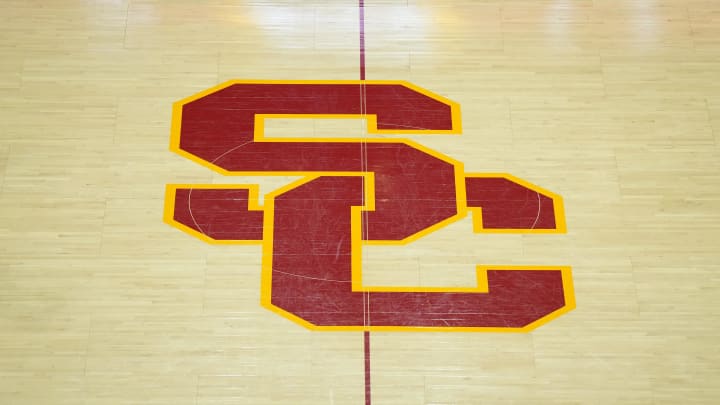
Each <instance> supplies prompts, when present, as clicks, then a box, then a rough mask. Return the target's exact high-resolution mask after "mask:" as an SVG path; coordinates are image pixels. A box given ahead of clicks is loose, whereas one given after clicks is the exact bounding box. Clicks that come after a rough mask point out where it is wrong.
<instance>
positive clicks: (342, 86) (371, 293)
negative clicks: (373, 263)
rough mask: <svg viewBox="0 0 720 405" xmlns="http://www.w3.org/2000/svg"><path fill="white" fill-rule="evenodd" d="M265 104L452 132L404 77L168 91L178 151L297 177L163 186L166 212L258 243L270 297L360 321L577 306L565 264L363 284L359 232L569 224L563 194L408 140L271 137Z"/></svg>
mask: <svg viewBox="0 0 720 405" xmlns="http://www.w3.org/2000/svg"><path fill="white" fill-rule="evenodd" d="M267 118H352V119H365V120H366V121H367V126H368V128H367V131H368V133H372V134H390V135H401V134H459V133H460V132H461V128H460V126H461V122H460V107H459V105H458V104H456V103H454V102H452V101H450V100H447V99H445V98H443V97H440V96H438V95H435V94H433V93H431V92H429V91H427V90H424V89H422V88H419V87H417V86H414V85H412V84H410V83H407V82H400V81H365V80H363V81H244V80H243V81H230V82H227V83H224V84H221V85H219V86H217V87H215V88H212V89H209V90H207V91H204V92H202V93H199V94H196V95H194V96H192V97H189V98H187V99H185V100H182V101H179V102H177V103H176V104H175V106H174V111H173V128H172V145H171V149H172V150H173V151H175V152H176V153H178V154H180V155H182V156H185V157H187V158H188V159H191V160H193V161H196V162H198V163H200V164H202V165H204V166H207V167H208V168H210V169H212V170H215V171H216V172H219V173H222V174H224V175H228V176H232V175H243V176H248V175H252V176H273V175H283V176H287V175H291V176H304V177H303V178H302V179H301V180H299V181H296V182H294V183H292V184H289V185H287V186H285V187H282V188H280V189H278V190H276V191H274V192H272V193H270V194H268V195H267V196H266V197H265V199H264V202H263V203H262V205H261V203H260V201H259V195H258V194H259V192H258V186H257V185H229V186H228V185H218V184H202V185H198V184H172V185H168V187H167V196H166V209H165V221H166V222H167V223H169V224H170V225H172V226H174V227H177V228H178V229H180V230H182V231H184V232H187V233H189V234H191V235H194V236H196V237H198V238H200V239H202V240H205V241H207V242H210V243H226V244H227V243H237V244H246V243H255V244H262V246H263V265H262V287H261V288H262V294H261V297H262V298H261V301H262V305H263V306H265V307H266V308H268V309H270V310H271V311H273V312H276V313H278V314H280V315H282V316H284V317H286V318H288V319H290V320H292V321H294V322H297V323H299V324H301V325H303V326H306V327H308V328H310V329H318V330H364V331H373V330H442V331H453V330H460V331H528V330H531V329H534V328H536V327H537V326H539V325H541V324H543V323H546V322H548V321H549V320H551V319H554V318H556V317H557V316H559V315H561V314H563V313H565V312H568V311H569V310H571V309H572V308H574V296H573V291H572V280H571V273H570V269H569V268H568V267H563V266H542V267H541V266H503V265H478V266H477V269H476V272H477V286H475V287H468V288H425V287H417V288H412V287H370V286H365V285H363V282H362V264H361V249H362V246H363V245H364V244H396V245H404V244H408V243H411V242H412V241H414V240H417V239H419V238H422V237H423V236H424V235H427V234H428V233H431V232H433V231H435V230H437V229H440V228H442V227H444V226H446V225H448V224H449V223H451V222H454V221H457V220H458V219H461V218H463V217H465V216H466V215H468V213H472V216H473V226H474V230H475V232H515V233H563V232H565V221H564V217H563V205H562V199H561V197H560V196H558V195H556V194H553V193H551V192H549V191H546V190H543V189H541V188H540V187H537V186H535V185H532V184H530V183H528V182H526V181H523V180H521V179H518V178H516V177H513V176H511V175H508V174H488V173H465V172H464V170H463V164H462V163H461V162H458V161H456V160H454V159H452V158H450V157H448V156H445V155H443V154H441V153H439V152H436V151H434V150H431V149H429V148H427V147H424V146H422V145H420V144H418V143H416V142H414V141H411V140H407V139H386V138H380V139H365V138H352V139H312V138H310V139H308V138H276V139H270V138H266V137H265V136H264V120H265V119H267ZM438 270H442V269H438ZM388 271H392V269H388Z"/></svg>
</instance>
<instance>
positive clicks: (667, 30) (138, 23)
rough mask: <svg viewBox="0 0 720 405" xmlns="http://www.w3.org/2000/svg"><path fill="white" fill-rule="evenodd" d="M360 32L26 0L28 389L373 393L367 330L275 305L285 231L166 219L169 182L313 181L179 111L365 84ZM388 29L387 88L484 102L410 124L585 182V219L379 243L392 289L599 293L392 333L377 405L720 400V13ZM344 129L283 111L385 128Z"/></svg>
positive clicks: (23, 341)
mask: <svg viewBox="0 0 720 405" xmlns="http://www.w3.org/2000/svg"><path fill="white" fill-rule="evenodd" d="M358 34H359V29H358V8H357V2H356V1H350V0H342V1H325V0H310V1H299V0H283V1H273V2H270V1H228V0H212V1H206V2H196V1H189V0H181V1H169V0H117V1H104V0H96V1H90V0H87V1H79V0H78V1H61V0H50V1H41V0H31V1H26V0H22V1H21V0H5V1H3V4H2V12H0V55H2V57H1V58H0V59H1V61H0V403H3V404H22V405H24V404H33V405H38V404H73V405H75V404H93V405H94V404H108V405H109V404H113V405H116V404H173V405H180V404H193V405H209V404H297V405H302V404H313V405H315V404H324V403H327V404H335V403H337V404H361V403H363V401H364V357H363V335H362V333H352V332H313V331H309V330H306V329H303V328H301V327H299V326H298V325H296V324H293V323H291V322H289V321H288V320H286V319H284V318H281V317H279V316H277V315H276V314H274V313H271V312H269V311H267V310H265V309H263V308H262V307H261V306H260V303H259V302H260V288H259V286H260V266H261V248H260V246H213V245H208V244H205V243H204V242H202V241H200V240H197V239H193V238H192V237H190V236H188V235H187V234H184V233H181V232H179V231H177V230H176V229H174V228H171V227H169V226H168V225H167V224H165V223H163V222H162V211H163V198H164V192H165V185H166V184H167V183H213V182H216V183H233V182H237V183H259V184H260V192H261V194H265V193H269V192H271V191H272V190H274V189H276V188H279V187H281V186H283V185H284V184H287V183H289V182H290V181H292V180H293V179H291V178H284V177H283V178H254V177H238V178H232V179H228V178H223V177H222V176H220V175H218V174H215V173H212V172H210V171H209V170H208V169H207V168H205V167H201V166H200V165H197V164H195V163H193V162H191V161H189V160H187V159H184V158H182V157H181V156H178V155H174V154H172V153H170V152H169V151H168V143H169V130H170V119H171V111H172V110H171V108H172V103H173V102H175V101H177V100H180V99H183V98H185V97H188V96H190V95H192V94H194V93H197V92H199V91H202V90H205V89H207V88H209V87H212V86H214V85H216V84H218V83H220V82H223V81H225V80H229V79H233V78H243V79H291V80H303V79H308V80H310V79H315V80H317V79H322V80H331V79H335V80H340V79H342V80H354V79H357V78H358V72H359V65H358V64H359V58H358V56H359V54H358V52H359V50H358V44H359V42H358ZM365 36H366V41H365V46H366V74H367V79H369V80H407V81H410V82H412V83H414V84H416V85H418V86H422V87H424V88H427V89H430V90H432V91H433V92H435V93H437V94H441V95H443V96H444V97H447V98H449V99H451V100H453V101H456V102H458V103H460V105H461V106H462V113H463V134H462V135H461V136H456V135H454V136H429V135H422V136H408V137H407V138H409V139H413V140H416V141H417V142H420V143H422V144H424V145H427V146H428V147H430V148H433V149H436V150H438V151H440V152H442V153H445V154H447V155H450V156H452V157H453V158H455V159H458V160H460V161H462V162H464V163H465V170H466V171H467V172H508V173H512V174H513V175H515V176H518V177H521V178H523V179H526V180H528V181H530V182H532V183H535V184H538V185H540V186H542V187H543V188H546V189H548V190H552V191H553V192H556V193H558V194H560V195H562V196H563V197H564V200H565V209H566V220H567V227H568V232H567V234H565V235H486V234H473V233H472V221H471V219H470V218H467V219H465V220H462V221H459V222H457V223H455V224H453V225H451V226H449V227H447V228H445V229H443V230H440V231H438V232H436V233H433V234H432V235H429V236H428V237H426V238H423V239H422V240H419V241H417V242H415V243H413V244H411V245H408V246H404V247H388V246H371V247H367V248H366V249H365V250H364V251H363V255H364V257H363V261H364V264H365V269H364V277H365V278H366V279H367V280H368V283H370V284H376V285H400V286H402V285H424V286H443V285H448V286H467V285H472V283H474V276H475V273H474V268H475V265H476V264H482V263H497V264H508V265H517V264H529V265H552V264H555V265H569V266H572V267H573V279H574V283H575V295H576V300H577V309H575V310H574V311H572V312H570V313H569V314H566V315H564V316H562V317H560V318H558V319H556V320H554V321H552V322H550V323H548V324H547V325H544V326H542V327H541V328H539V329H537V330H535V331H533V332H532V333H529V334H483V333H375V332H373V333H372V337H371V338H372V353H371V355H372V399H373V402H374V403H375V404H392V405H421V404H505V403H507V404H510V403H522V404H525V403H528V404H530V403H532V404H668V405H670V404H680V403H682V404H715V403H718V402H720V387H718V384H717V382H718V381H719V380H720V366H718V364H720V349H718V344H717V342H718V341H719V340H720V326H719V325H720V315H718V311H717V308H718V307H720V291H719V289H720V249H719V248H718V240H719V239H720V81H719V80H718V78H720V3H719V2H717V1H714V0H655V1H644V0H630V1H624V0H623V1H621V0H610V1H599V0H595V1H592V0H583V1H563V0H542V1H535V0H533V1H530V0H517V1H515V0H504V1H500V0H495V1H492V0H491V1H469V0H452V1H443V2H437V1H425V0H407V1H404V0H403V1H390V0H377V1H372V0H369V1H365ZM300 121H303V120H300ZM323 121H324V120H315V121H314V122H313V123H312V124H311V125H309V124H308V122H297V123H293V122H292V120H278V122H276V123H272V122H268V126H267V127H268V130H273V131H275V130H276V131H277V132H282V133H283V134H286V135H288V136H293V135H295V134H296V133H297V132H298V131H304V132H305V134H306V135H317V136H328V133H336V134H337V133H338V131H342V132H340V133H339V134H340V135H347V136H357V134H358V133H359V132H360V131H361V130H362V125H360V124H358V123H353V122H348V121H347V120H342V121H343V122H337V121H330V122H323ZM272 128H275V129H272ZM309 130H310V131H312V132H311V133H310V134H308V133H307V131H309ZM388 268H392V269H393V270H394V271H393V272H388V271H387V269H388ZM439 269H440V270H439Z"/></svg>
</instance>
